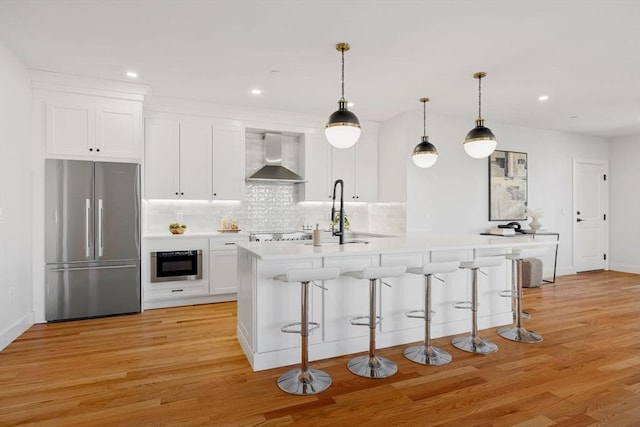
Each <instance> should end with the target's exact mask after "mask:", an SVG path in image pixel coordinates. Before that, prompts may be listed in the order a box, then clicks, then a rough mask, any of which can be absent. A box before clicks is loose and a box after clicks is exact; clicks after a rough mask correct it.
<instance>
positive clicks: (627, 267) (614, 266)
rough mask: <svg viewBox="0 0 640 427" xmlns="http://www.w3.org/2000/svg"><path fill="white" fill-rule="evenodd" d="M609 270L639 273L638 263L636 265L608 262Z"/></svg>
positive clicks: (639, 266)
mask: <svg viewBox="0 0 640 427" xmlns="http://www.w3.org/2000/svg"><path fill="white" fill-rule="evenodd" d="M609 270H613V271H621V272H623V273H634V274H640V265H637V264H619V263H610V264H609Z"/></svg>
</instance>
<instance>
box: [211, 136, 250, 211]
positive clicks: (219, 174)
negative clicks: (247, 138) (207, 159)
mask: <svg viewBox="0 0 640 427" xmlns="http://www.w3.org/2000/svg"><path fill="white" fill-rule="evenodd" d="M212 150H213V153H212V164H213V166H212V179H211V180H212V191H211V194H210V196H209V197H210V198H213V199H214V200H241V199H243V198H244V131H243V130H242V129H230V128H227V129H225V128H218V127H215V126H214V127H213V147H212Z"/></svg>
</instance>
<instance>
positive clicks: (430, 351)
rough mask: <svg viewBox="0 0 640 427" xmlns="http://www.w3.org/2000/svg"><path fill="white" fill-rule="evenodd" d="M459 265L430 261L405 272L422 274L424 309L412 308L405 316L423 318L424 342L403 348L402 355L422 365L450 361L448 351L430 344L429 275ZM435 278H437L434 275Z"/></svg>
mask: <svg viewBox="0 0 640 427" xmlns="http://www.w3.org/2000/svg"><path fill="white" fill-rule="evenodd" d="M459 266H460V262H459V261H452V262H430V263H427V264H425V265H423V266H422V267H411V268H407V273H411V274H422V275H423V276H424V310H413V311H409V312H408V313H407V317H412V318H417V319H424V344H423V345H417V346H413V347H408V348H406V349H405V350H404V356H405V357H406V358H407V359H409V360H411V361H412V362H416V363H420V364H422V365H446V364H447V363H449V362H451V355H450V354H449V353H447V352H446V351H444V350H443V349H441V348H438V347H433V346H432V345H431V316H432V315H433V312H432V311H431V277H432V276H433V275H434V274H444V273H450V272H452V271H456V270H457V269H458V267H459ZM436 279H438V278H437V277H436ZM438 280H441V279H438ZM441 281H442V280H441Z"/></svg>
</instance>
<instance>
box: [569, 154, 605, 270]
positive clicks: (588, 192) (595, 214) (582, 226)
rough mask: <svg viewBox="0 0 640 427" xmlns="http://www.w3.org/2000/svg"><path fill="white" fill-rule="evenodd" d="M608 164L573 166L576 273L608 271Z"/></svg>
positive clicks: (577, 163)
mask: <svg viewBox="0 0 640 427" xmlns="http://www.w3.org/2000/svg"><path fill="white" fill-rule="evenodd" d="M606 175H607V164H606V162H603V161H583V160H575V159H574V164H573V190H574V191H573V208H574V209H573V265H574V267H575V269H576V271H577V272H580V271H590V270H602V269H606V268H607V265H608V263H607V246H608V245H607V239H608V238H607V223H606V215H607V211H608V196H607V188H608V187H607V176H606Z"/></svg>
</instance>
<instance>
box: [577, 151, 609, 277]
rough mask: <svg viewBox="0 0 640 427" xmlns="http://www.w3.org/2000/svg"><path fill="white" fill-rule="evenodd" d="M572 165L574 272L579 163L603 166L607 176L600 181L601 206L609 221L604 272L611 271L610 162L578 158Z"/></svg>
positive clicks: (605, 232) (606, 229)
mask: <svg viewBox="0 0 640 427" xmlns="http://www.w3.org/2000/svg"><path fill="white" fill-rule="evenodd" d="M571 160H572V163H571V166H572V168H571V170H572V173H571V176H572V179H571V182H572V186H571V192H572V197H571V262H572V264H573V269H574V271H576V253H577V251H576V246H577V242H576V231H577V230H576V228H577V222H576V209H577V201H576V198H577V191H576V187H577V181H578V179H577V165H578V164H579V163H581V164H591V165H598V166H602V167H603V168H604V174H605V175H606V176H607V179H606V180H600V181H599V182H600V183H601V185H602V186H603V188H602V191H603V193H602V201H601V202H602V203H603V206H601V208H602V211H603V212H605V213H606V214H607V220H605V221H604V226H603V230H602V232H603V233H604V235H603V236H602V240H603V242H604V247H603V250H604V253H605V254H607V259H605V260H604V270H605V271H606V270H609V261H610V256H609V255H610V254H609V216H610V215H609V161H608V160H602V159H584V158H577V157H573V158H572V159H571Z"/></svg>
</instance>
